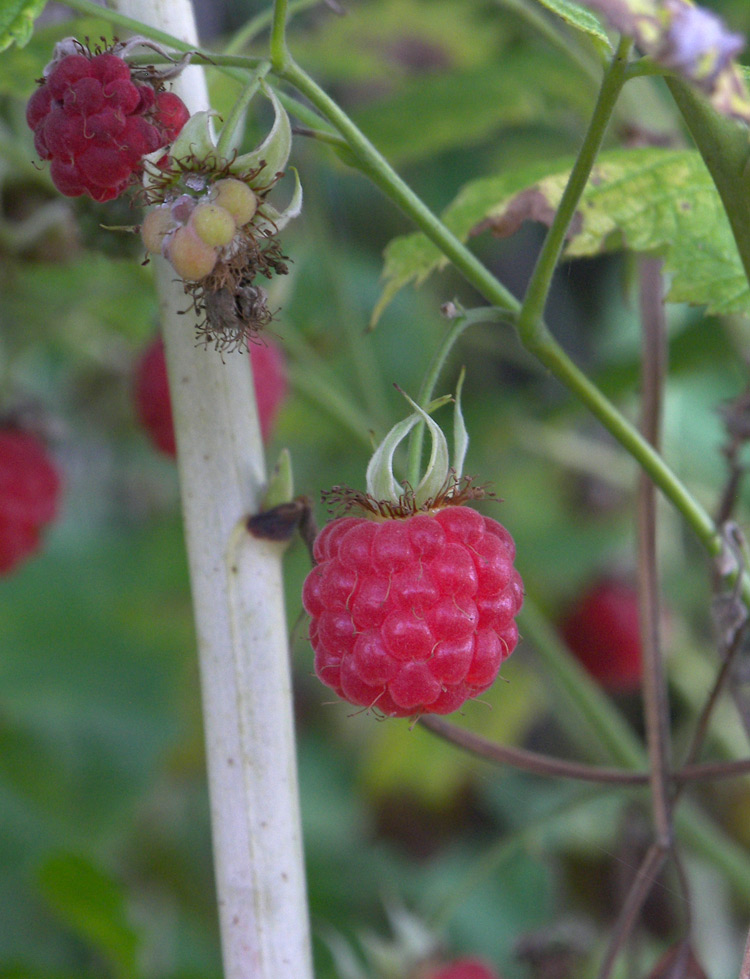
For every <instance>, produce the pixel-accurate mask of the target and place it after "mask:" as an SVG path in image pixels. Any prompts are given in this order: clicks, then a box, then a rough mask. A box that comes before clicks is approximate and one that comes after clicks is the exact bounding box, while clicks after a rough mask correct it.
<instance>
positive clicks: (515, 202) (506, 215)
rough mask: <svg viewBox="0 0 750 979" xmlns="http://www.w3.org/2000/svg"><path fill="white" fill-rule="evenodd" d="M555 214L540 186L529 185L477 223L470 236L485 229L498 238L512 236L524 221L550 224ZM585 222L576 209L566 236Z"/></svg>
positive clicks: (574, 232) (574, 233)
mask: <svg viewBox="0 0 750 979" xmlns="http://www.w3.org/2000/svg"><path fill="white" fill-rule="evenodd" d="M554 216H555V208H554V207H552V205H551V204H550V202H549V200H548V198H547V197H546V195H545V194H544V193H543V192H542V191H541V190H540V189H539V188H538V187H529V189H528V190H522V191H521V193H520V194H516V196H515V197H514V198H512V199H511V200H510V201H509V202H508V204H506V206H505V207H504V208H503V210H502V212H501V213H499V214H492V215H490V216H489V217H487V218H485V219H484V221H480V222H479V224H475V225H474V227H473V228H472V229H471V230H470V231H469V236H470V237H472V236H474V235H479V234H481V233H482V232H483V231H491V232H492V234H493V235H495V237H496V238H510V236H511V235H514V234H515V233H516V231H518V229H519V228H520V227H521V225H522V224H523V222H524V221H539V222H540V223H541V224H546V225H550V224H552V219H553V218H554ZM582 224H583V218H582V216H581V214H580V212H579V211H576V213H575V215H574V216H573V220H572V221H571V222H570V227H569V228H568V233H567V235H566V238H568V239H570V238H572V237H573V236H574V235H576V234H578V232H579V231H580V230H581V226H582Z"/></svg>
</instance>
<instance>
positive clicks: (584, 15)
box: [539, 0, 612, 51]
mask: <svg viewBox="0 0 750 979" xmlns="http://www.w3.org/2000/svg"><path fill="white" fill-rule="evenodd" d="M539 3H541V4H542V6H544V7H546V8H547V10H551V11H552V13H553V14H557V16H558V17H561V18H562V19H563V20H564V21H565V23H566V24H569V25H570V26H571V27H574V28H575V29H576V30H578V31H583V33H584V34H588V35H589V37H591V38H593V39H594V41H596V43H597V45H600V46H601V47H602V48H603V49H604V50H606V51H611V50H612V45H611V44H610V42H609V38H608V37H607V33H606V31H605V30H604V28H603V27H602V25H601V22H600V20H599V18H598V17H597V16H596V15H595V14H593V13H592V12H591V11H590V10H587V9H586V7H582V6H581V4H580V3H576V2H575V0H539Z"/></svg>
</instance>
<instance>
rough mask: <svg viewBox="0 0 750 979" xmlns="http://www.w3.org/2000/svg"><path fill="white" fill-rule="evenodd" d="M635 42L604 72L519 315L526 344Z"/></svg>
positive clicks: (624, 43) (624, 45)
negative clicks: (584, 132)
mask: <svg viewBox="0 0 750 979" xmlns="http://www.w3.org/2000/svg"><path fill="white" fill-rule="evenodd" d="M632 45H633V42H632V41H631V40H630V39H629V38H623V39H622V40H621V41H620V45H619V47H618V49H617V52H616V54H615V56H614V58H613V59H612V61H611V63H610V65H609V68H608V69H607V70H606V72H605V73H604V78H603V80H602V85H601V89H600V90H599V97H598V99H597V101H596V106H595V108H594V113H593V115H592V117H591V121H590V123H589V126H588V129H587V130H586V135H585V137H584V140H583V144H582V146H581V149H580V151H579V153H578V158H577V159H576V162H575V164H574V166H573V169H572V170H571V172H570V177H569V178H568V182H567V184H566V186H565V190H564V192H563V195H562V198H561V200H560V204H559V206H558V208H557V211H556V212H555V217H554V219H553V221H552V224H551V225H550V228H549V231H548V232H547V236H546V237H545V239H544V245H543V246H542V250H541V252H540V253H539V258H538V259H537V262H536V266H535V267H534V271H533V273H532V276H531V279H530V280H529V285H528V288H527V289H526V295H525V296H524V299H523V304H522V306H521V312H520V315H519V317H518V332H519V334H520V337H521V340H522V342H523V343H524V344H525V345H528V342H529V341H533V338H534V336H535V334H536V331H537V330H538V329H544V327H543V323H542V317H543V316H544V307H545V306H546V304H547V297H548V296H549V290H550V285H551V283H552V276H553V273H554V271H555V269H556V268H557V265H558V263H559V261H560V255H561V254H562V250H563V246H564V245H565V237H566V235H567V233H568V229H569V228H570V224H571V221H572V220H573V216H574V215H575V213H576V209H577V207H578V204H579V202H580V200H581V195H582V194H583V191H584V190H585V188H586V184H587V183H588V180H589V177H590V175H591V169H592V167H593V166H594V163H595V161H596V158H597V156H598V154H599V150H600V149H601V145H602V142H603V141H604V134H605V133H606V131H607V126H608V125H609V121H610V119H611V118H612V112H613V110H614V107H615V103H616V102H617V97H618V95H619V94H620V90H621V89H622V86H623V84H624V83H625V77H626V71H627V65H628V55H629V52H630V49H631V47H632Z"/></svg>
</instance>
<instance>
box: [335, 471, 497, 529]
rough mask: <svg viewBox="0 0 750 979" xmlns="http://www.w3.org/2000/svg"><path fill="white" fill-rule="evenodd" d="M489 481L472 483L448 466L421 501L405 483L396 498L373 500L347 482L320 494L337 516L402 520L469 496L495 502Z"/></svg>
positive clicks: (459, 502) (456, 503)
mask: <svg viewBox="0 0 750 979" xmlns="http://www.w3.org/2000/svg"><path fill="white" fill-rule="evenodd" d="M488 485H489V484H487V483H483V484H482V485H475V484H474V477H473V476H461V477H460V478H458V477H457V476H456V474H455V473H454V472H453V470H451V472H450V475H449V476H448V478H447V479H446V481H445V482H444V483H443V485H442V487H441V488H440V490H439V491H438V492H437V493H436V494H435V496H433V497H429V498H428V499H426V500H423V501H421V502H417V500H416V498H415V495H414V490H413V489H412V487H411V486H410V485H409V484H408V483H404V484H403V486H404V492H403V493H402V494H401V495H400V496H399V498H398V499H397V500H376V499H375V497H374V496H372V495H371V494H370V493H363V492H361V491H360V490H355V489H352V488H351V487H350V486H332V487H331V489H329V490H323V492H322V493H321V498H322V500H323V503H325V505H326V506H327V507H328V510H329V512H330V513H331V514H336V515H337V516H344V515H345V514H348V513H351V512H352V511H353V510H354V511H359V512H360V513H363V514H365V515H366V514H371V515H372V516H374V517H377V518H379V519H381V520H399V519H402V520H403V519H405V518H406V517H413V516H414V515H415V514H417V513H429V512H431V511H434V510H443V509H444V508H445V507H449V506H464V505H465V504H466V503H468V502H470V501H472V500H493V501H496V502H498V501H499V497H498V496H497V495H496V494H495V493H494V492H493V491H492V490H490V489H488Z"/></svg>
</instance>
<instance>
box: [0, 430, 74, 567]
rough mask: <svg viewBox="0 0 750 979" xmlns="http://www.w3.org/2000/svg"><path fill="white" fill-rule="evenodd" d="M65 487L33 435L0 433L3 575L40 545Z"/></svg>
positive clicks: (0, 565)
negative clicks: (43, 533) (43, 531)
mask: <svg viewBox="0 0 750 979" xmlns="http://www.w3.org/2000/svg"><path fill="white" fill-rule="evenodd" d="M61 488H62V484H61V480H60V476H59V474H58V472H57V469H56V467H55V465H54V464H53V462H52V460H51V459H50V458H49V456H48V455H47V451H46V449H45V448H44V446H43V445H42V443H41V442H40V441H39V439H37V438H36V436H34V435H32V434H31V433H29V432H24V431H21V430H20V429H15V428H6V429H2V430H0V574H7V573H8V572H9V571H11V570H12V569H13V568H14V567H15V566H16V565H17V564H19V563H20V562H21V561H23V560H24V559H25V558H27V557H28V556H29V555H30V554H33V553H34V551H36V549H37V548H38V546H39V541H40V534H41V530H42V528H43V527H44V526H45V525H46V524H48V523H50V521H52V520H53V519H54V517H55V515H56V513H57V508H58V505H59V500H60V492H61Z"/></svg>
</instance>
